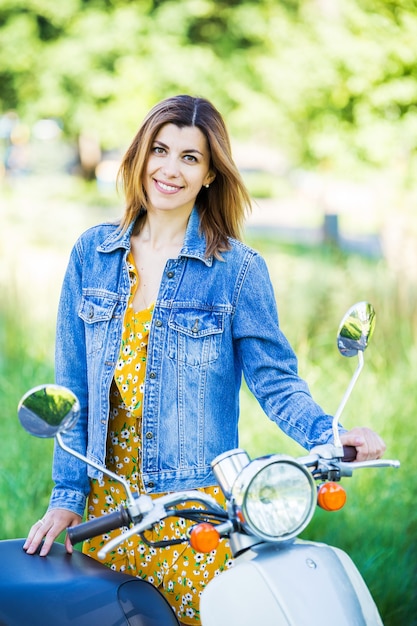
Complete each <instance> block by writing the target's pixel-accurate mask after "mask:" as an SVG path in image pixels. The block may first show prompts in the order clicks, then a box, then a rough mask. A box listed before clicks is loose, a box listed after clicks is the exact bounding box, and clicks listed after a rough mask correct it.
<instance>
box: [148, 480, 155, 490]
mask: <svg viewBox="0 0 417 626" xmlns="http://www.w3.org/2000/svg"><path fill="white" fill-rule="evenodd" d="M147 486H148V487H150V489H152V487H155V483H154V482H152V480H151V481H150V482H149V483H148V485H147Z"/></svg>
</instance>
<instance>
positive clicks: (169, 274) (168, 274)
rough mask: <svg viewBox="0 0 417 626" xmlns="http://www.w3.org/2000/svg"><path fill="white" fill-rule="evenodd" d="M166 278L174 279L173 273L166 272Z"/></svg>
mask: <svg viewBox="0 0 417 626" xmlns="http://www.w3.org/2000/svg"><path fill="white" fill-rule="evenodd" d="M167 276H168V278H174V276H175V272H173V271H172V270H170V271H169V272H167Z"/></svg>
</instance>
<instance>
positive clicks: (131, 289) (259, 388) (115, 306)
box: [25, 96, 384, 625]
mask: <svg viewBox="0 0 417 626" xmlns="http://www.w3.org/2000/svg"><path fill="white" fill-rule="evenodd" d="M120 182H121V183H122V184H123V190H124V192H125V196H126V209H125V212H124V215H123V217H122V219H121V221H120V222H119V223H105V224H101V225H98V226H96V227H93V228H91V229H89V230H88V231H87V232H85V233H84V234H83V235H81V237H80V238H79V239H78V241H77V242H76V244H75V246H74V248H73V250H72V254H71V258H70V261H69V265H68V269H67V272H66V275H65V279H64V284H63V288H62V294H61V300H60V306H59V313H58V324H57V337H56V359H55V370H56V382H57V383H58V384H60V385H64V386H66V387H68V388H69V389H71V390H72V391H73V392H74V393H75V394H76V395H77V396H78V399H79V401H80V407H81V417H80V419H79V421H78V422H77V425H76V427H75V429H74V430H73V431H71V433H69V434H68V435H67V436H66V443H67V445H69V446H70V447H72V448H74V449H76V450H78V451H79V452H81V453H83V454H84V455H85V454H87V456H90V457H91V458H94V459H95V460H96V462H99V463H100V464H101V465H106V466H107V467H108V469H110V470H111V471H113V472H114V473H117V474H119V475H120V476H123V477H124V478H125V479H126V480H127V481H128V483H129V485H130V488H131V489H132V491H133V492H134V493H138V494H145V493H146V494H149V495H150V496H151V497H154V496H155V495H156V494H161V493H165V492H176V491H182V490H185V489H194V488H197V489H201V490H204V491H205V492H206V493H209V494H210V495H211V496H212V497H214V498H215V499H216V500H217V501H218V502H219V503H221V504H224V501H223V498H222V497H221V496H220V492H219V488H218V486H217V485H216V484H215V479H214V476H213V473H212V471H211V461H212V460H213V458H215V457H217V456H218V455H219V454H222V453H224V452H226V451H227V450H230V449H232V448H236V447H237V445H238V420H239V391H240V385H241V379H242V375H244V376H245V379H246V382H247V385H248V387H249V389H250V390H251V392H252V393H253V394H254V396H255V397H256V399H257V400H258V402H259V403H260V405H261V406H262V408H263V410H264V411H265V413H266V414H267V415H268V417H269V418H270V419H271V420H272V421H273V422H275V423H276V424H277V425H278V426H280V427H281V428H282V429H283V430H284V432H286V433H287V434H288V435H289V436H290V437H292V438H293V439H295V440H296V441H298V443H299V444H301V445H302V446H304V447H306V448H310V447H312V446H313V445H315V444H318V443H326V442H327V441H329V440H331V439H332V437H333V433H332V418H331V416H330V415H328V414H326V413H325V412H324V411H323V409H321V407H320V406H318V405H317V404H316V403H315V402H314V400H313V398H312V397H311V395H310V392H309V389H308V386H307V384H306V383H305V382H304V381H303V380H302V379H301V378H300V377H299V376H298V372H297V359H296V357H295V354H294V352H293V350H292V349H291V347H290V345H289V343H288V341H287V339H286V337H285V336H284V334H283V333H282V331H281V329H280V327H279V324H278V314H277V309H276V304H275V299H274V291H273V287H272V284H271V281H270V278H269V274H268V271H267V268H266V264H265V261H264V260H263V258H262V257H261V256H260V254H259V253H257V252H256V251H255V250H254V249H252V248H250V247H249V246H246V245H245V244H244V243H243V242H242V240H241V229H242V225H243V220H244V217H245V214H246V212H247V211H248V210H249V208H250V198H249V194H248V192H247V190H246V188H245V186H244V184H243V182H242V179H241V177H240V174H239V172H238V170H237V167H236V165H235V163H234V161H233V159H232V156H231V148H230V141H229V138H228V133H227V130H226V127H225V124H224V121H223V119H222V117H221V115H220V114H219V112H218V111H217V110H216V109H215V107H214V106H213V105H212V104H211V103H210V102H208V101H207V100H205V99H203V98H193V97H191V96H176V97H174V98H168V99H167V100H164V101H162V102H161V103H159V104H157V105H156V106H155V107H154V108H153V109H152V110H151V111H150V113H149V114H148V116H147V117H146V118H145V120H144V122H143V124H142V126H141V127H140V129H139V131H138V133H137V134H136V136H135V138H134V139H133V142H132V144H131V146H130V147H129V149H128V151H127V152H126V155H125V157H124V159H123V161H122V164H121V169H120ZM341 439H342V443H343V444H344V445H351V446H354V447H356V451H357V459H358V460H362V459H365V458H378V457H379V456H381V454H382V453H383V450H384V444H383V442H382V441H381V439H380V438H379V437H378V435H376V434H375V433H373V432H372V431H369V430H368V429H354V430H353V431H350V432H345V431H343V433H342V435H341ZM96 466H97V463H96ZM53 478H54V481H55V488H54V490H53V493H52V497H51V500H50V505H49V509H48V511H47V513H46V514H45V515H44V516H43V518H42V520H43V523H42V525H39V524H34V525H33V526H32V528H31V530H30V532H29V536H28V538H27V540H26V543H25V549H26V550H27V552H28V553H29V554H33V553H34V552H35V551H36V550H37V548H38V547H39V544H40V543H41V541H42V539H45V541H44V544H43V547H42V548H41V552H40V554H41V555H42V556H46V555H47V553H48V551H49V550H50V547H51V545H52V543H53V541H54V539H55V538H56V537H57V536H58V534H59V533H60V532H61V531H62V530H64V529H65V528H67V527H69V526H74V525H76V524H78V523H79V522H80V521H81V519H82V516H83V514H84V509H85V506H86V502H87V501H88V514H89V516H90V517H92V518H93V517H98V516H100V515H102V514H103V513H106V512H111V511H113V510H115V509H117V508H119V507H120V505H121V504H122V496H121V494H119V493H118V490H117V488H116V487H115V485H114V484H113V483H112V482H111V481H112V479H106V478H105V477H104V478H103V476H102V474H101V473H100V472H99V471H98V470H97V469H95V468H90V469H89V470H88V474H87V468H86V467H85V465H84V464H83V463H82V462H81V461H80V462H78V460H76V459H73V460H71V462H70V461H69V459H68V456H67V454H66V453H65V451H63V450H61V449H60V448H59V447H57V448H56V450H55V455H54V465H53ZM168 526H169V527H168ZM113 532H114V533H118V532H119V531H113ZM154 532H155V533H156V535H158V534H162V536H165V535H167V536H172V537H175V536H177V533H178V523H177V522H175V521H173V522H172V524H170V525H168V524H167V525H166V526H165V527H158V528H155V529H154ZM106 539H107V538H106V537H98V538H96V539H94V540H90V541H88V542H85V544H84V548H83V549H84V551H85V552H86V553H87V554H89V555H91V556H93V557H95V556H96V555H97V553H98V551H99V547H100V546H101V545H102V543H103V542H105V541H106ZM66 547H67V550H68V551H71V550H72V547H71V544H70V542H69V539H68V538H67V540H66ZM107 565H108V566H109V567H112V568H113V569H117V570H122V571H127V572H129V573H131V574H133V575H136V576H139V577H141V578H144V579H147V580H148V581H149V582H152V583H153V584H154V585H155V586H157V587H159V588H160V589H161V591H162V592H163V593H164V594H165V596H166V597H167V599H168V601H169V602H170V604H171V606H172V607H173V609H174V610H175V613H176V615H177V617H178V619H179V620H180V623H181V624H190V625H192V624H199V623H200V616H199V597H200V593H201V591H202V589H203V588H204V586H205V585H206V583H207V582H208V581H209V580H210V579H211V578H212V577H213V576H215V575H216V573H218V572H220V571H222V570H224V569H226V568H228V567H230V566H231V565H232V562H231V559H230V549H229V545H228V543H227V540H226V539H222V540H221V542H220V544H219V547H218V548H217V549H216V550H213V551H212V553H210V554H209V555H204V556H203V555H200V554H196V553H195V552H194V551H193V549H192V548H191V547H190V546H188V545H186V546H182V547H181V548H177V546H172V547H170V548H166V549H164V550H163V551H157V550H155V549H154V548H152V547H149V546H148V545H147V544H146V543H144V542H143V541H142V539H141V538H139V537H136V538H135V539H131V540H129V541H125V543H124V544H121V547H120V548H119V550H118V551H117V553H114V554H112V555H111V557H110V560H109V561H108V563H107Z"/></svg>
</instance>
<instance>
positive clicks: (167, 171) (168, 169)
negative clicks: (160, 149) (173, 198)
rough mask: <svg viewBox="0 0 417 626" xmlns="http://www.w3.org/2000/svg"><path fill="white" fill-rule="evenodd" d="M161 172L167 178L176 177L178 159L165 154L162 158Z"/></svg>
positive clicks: (177, 174)
mask: <svg viewBox="0 0 417 626" xmlns="http://www.w3.org/2000/svg"><path fill="white" fill-rule="evenodd" d="M162 172H163V173H164V175H165V176H168V177H169V178H176V177H177V176H179V173H180V168H179V165H178V160H177V159H176V158H175V157H174V156H170V155H169V156H167V157H166V158H165V159H164V164H163V166H162Z"/></svg>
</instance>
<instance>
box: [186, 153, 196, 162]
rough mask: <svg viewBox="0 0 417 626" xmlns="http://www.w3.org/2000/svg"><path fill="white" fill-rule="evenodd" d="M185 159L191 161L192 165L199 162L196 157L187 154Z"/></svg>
mask: <svg viewBox="0 0 417 626" xmlns="http://www.w3.org/2000/svg"><path fill="white" fill-rule="evenodd" d="M184 159H185V160H186V161H190V162H191V163H195V162H196V161H197V159H196V158H195V156H194V155H193V154H186V155H185V156H184Z"/></svg>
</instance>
